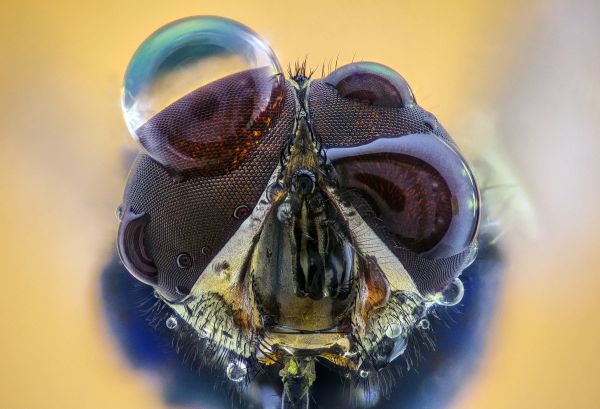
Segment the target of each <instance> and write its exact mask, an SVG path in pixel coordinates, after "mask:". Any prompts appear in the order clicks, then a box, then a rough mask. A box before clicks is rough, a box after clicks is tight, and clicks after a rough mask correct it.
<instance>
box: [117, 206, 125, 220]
mask: <svg viewBox="0 0 600 409" xmlns="http://www.w3.org/2000/svg"><path fill="white" fill-rule="evenodd" d="M115 215H116V216H117V220H118V221H121V220H122V219H123V205H119V206H117V209H116V210H115Z"/></svg>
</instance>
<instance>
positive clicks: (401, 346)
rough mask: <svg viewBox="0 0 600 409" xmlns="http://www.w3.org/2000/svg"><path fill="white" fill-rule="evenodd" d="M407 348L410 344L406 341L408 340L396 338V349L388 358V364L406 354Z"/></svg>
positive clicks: (394, 348) (393, 349)
mask: <svg viewBox="0 0 600 409" xmlns="http://www.w3.org/2000/svg"><path fill="white" fill-rule="evenodd" d="M407 346H408V342H407V341H406V338H404V337H398V338H396V341H395V342H394V347H393V348H392V350H391V352H390V355H389V357H388V362H392V361H394V360H395V359H396V358H398V357H399V356H400V355H402V354H404V351H406V347H407Z"/></svg>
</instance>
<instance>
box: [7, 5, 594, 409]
mask: <svg viewBox="0 0 600 409" xmlns="http://www.w3.org/2000/svg"><path fill="white" fill-rule="evenodd" d="M198 14H213V15H221V16H226V17H230V18H233V19H235V20H238V21H240V22H242V23H244V24H246V25H248V26H250V27H251V28H253V29H254V30H255V31H257V32H258V33H260V34H261V35H262V36H263V37H264V38H265V39H266V40H267V41H268V42H269V43H270V44H271V45H272V47H273V49H274V50H275V52H276V54H277V55H278V57H279V60H280V62H281V64H282V66H286V67H287V65H288V63H291V64H293V63H294V62H295V61H296V60H297V59H299V58H304V57H305V56H308V62H309V65H314V66H319V65H320V64H322V63H325V64H327V63H329V62H330V61H334V60H335V59H336V58H338V59H339V61H340V62H341V63H347V62H350V61H351V60H352V59H353V58H354V59H355V60H360V59H363V60H372V61H377V62H381V63H384V64H386V65H388V66H390V67H392V68H394V69H396V70H397V71H399V72H400V73H401V74H402V75H403V76H404V77H405V78H407V80H408V81H409V83H410V84H411V85H412V87H413V90H414V92H415V94H416V96H417V100H418V101H419V103H420V104H421V105H422V106H424V107H425V108H426V109H428V110H431V111H433V112H434V113H435V114H436V116H437V117H438V118H439V120H440V122H442V123H443V124H444V125H445V126H446V128H447V129H448V130H449V131H450V133H451V134H452V135H453V136H454V137H455V139H456V140H457V141H458V143H459V144H460V145H461V146H463V147H464V150H465V152H466V155H467V157H469V158H475V157H477V156H478V155H484V156H485V155H490V157H492V158H496V157H498V158H500V159H502V158H504V159H503V160H506V159H507V160H508V161H509V166H510V169H511V171H510V172H512V173H513V175H512V176H510V177H511V178H512V179H515V176H514V175H519V176H518V180H519V181H520V184H521V186H522V188H523V189H522V191H520V193H519V195H518V196H519V197H518V198H517V199H516V200H520V201H522V203H524V205H523V206H520V205H518V204H517V205H514V206H512V207H511V209H512V208H514V209H516V210H515V211H514V212H513V213H515V214H509V215H502V216H501V217H505V218H511V219H513V220H517V222H513V223H512V225H513V227H511V228H510V229H509V230H510V231H509V233H508V234H507V235H506V236H504V237H503V241H504V242H505V245H506V246H507V253H508V255H509V260H508V261H509V263H508V267H507V269H506V271H505V272H504V279H503V285H502V287H501V288H498V291H499V293H500V303H499V306H498V308H497V310H496V316H495V320H494V324H493V326H492V329H491V331H490V333H489V335H488V346H487V350H486V352H485V354H484V355H483V356H482V358H481V364H480V366H479V370H478V371H477V373H476V374H475V375H474V376H473V378H472V379H470V380H465V385H464V388H463V389H462V390H461V392H460V393H459V395H458V396H457V398H456V400H455V402H453V404H452V405H453V407H454V408H461V409H465V408H561V409H562V408H592V407H598V402H599V401H600V387H599V386H598V375H597V374H598V370H599V368H600V358H599V354H598V352H597V347H598V346H599V345H600V325H599V324H598V319H597V316H598V314H599V313H600V297H598V295H597V294H598V292H599V288H600V235H599V234H598V231H599V229H600V217H599V213H600V212H599V210H600V183H599V182H600V180H599V179H600V177H599V176H600V160H598V153H600V149H599V148H600V40H599V39H600V5H599V4H598V3H597V2H594V1H558V0H551V1H532V2H527V3H526V4H525V3H524V2H517V1H514V0H504V1H495V2H482V1H476V0H462V1H453V2H435V1H380V2H368V1H351V0H343V1H338V0H336V1H309V0H306V1H303V2H298V1H291V2H287V3H286V2H284V1H264V0H254V1H248V2H242V1H239V2H228V1H225V0H221V1H198V0H196V1H178V2H164V1H162V2H157V1H143V2H142V1H130V2H122V1H113V0H111V1H103V2H81V1H71V2H69V1H56V2H31V1H19V2H16V1H9V2H3V3H2V5H0V32H1V35H0V43H1V50H2V57H3V58H2V61H1V62H0V85H1V88H0V89H1V92H0V108H1V112H2V118H1V120H0V192H1V194H2V201H1V202H0V226H1V230H0V248H1V250H0V251H1V252H2V253H1V257H0V272H1V274H2V283H3V295H2V297H0V328H1V329H2V336H1V337H0V363H1V368H2V371H1V374H0V377H1V379H0V407H3V408H107V407H109V408H111V407H112V408H127V409H129V408H162V407H164V403H162V400H161V397H160V394H159V393H158V392H156V391H155V390H154V389H153V382H155V380H153V379H148V378H147V375H145V374H144V373H142V372H136V371H133V370H132V369H130V368H129V367H128V366H127V364H126V363H125V362H126V361H125V359H124V358H123V357H122V356H121V355H120V353H119V351H118V350H117V347H116V344H115V343H114V341H113V340H112V339H111V336H110V334H109V333H108V329H107V327H106V324H105V322H104V321H103V316H102V313H101V308H100V300H99V287H98V277H99V273H100V269H101V267H102V264H103V262H104V261H105V259H106V256H107V254H108V253H109V252H110V250H111V246H113V238H114V234H115V230H116V219H115V216H114V209H115V207H116V205H117V204H119V203H120V196H121V193H122V188H123V186H124V177H125V176H124V171H123V169H122V166H121V163H122V156H121V154H122V151H123V149H122V148H123V145H126V144H130V143H131V142H130V141H129V139H130V138H129V136H128V133H127V129H126V127H125V124H124V122H123V120H122V116H121V111H120V87H121V80H122V76H123V73H124V71H125V68H126V66H127V63H128V61H129V58H130V57H131V55H132V54H133V52H134V51H135V49H136V47H137V46H138V45H139V44H140V43H141V42H142V41H143V40H144V39H145V37H146V36H148V35H149V34H150V33H151V32H153V31H154V30H155V29H157V28H158V27H160V26H162V25H163V24H165V23H167V22H170V21H172V20H174V19H177V18H180V17H184V16H189V15H198ZM503 163H504V164H505V165H506V162H503ZM510 172H509V173H510ZM527 200H530V201H529V202H528V201H527ZM528 206H531V207H532V208H535V217H536V220H535V221H534V220H533V219H532V218H533V215H532V214H531V213H528V212H527V209H529V208H528ZM523 209H525V210H523ZM508 224H510V223H508ZM530 225H531V226H530ZM525 226H528V227H525Z"/></svg>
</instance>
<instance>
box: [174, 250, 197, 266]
mask: <svg viewBox="0 0 600 409" xmlns="http://www.w3.org/2000/svg"><path fill="white" fill-rule="evenodd" d="M192 264H194V260H193V259H192V256H190V255H189V254H188V253H181V254H179V255H178V256H177V266H178V267H179V268H183V269H187V268H190V267H192Z"/></svg>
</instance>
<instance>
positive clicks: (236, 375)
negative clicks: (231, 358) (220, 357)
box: [226, 361, 248, 382]
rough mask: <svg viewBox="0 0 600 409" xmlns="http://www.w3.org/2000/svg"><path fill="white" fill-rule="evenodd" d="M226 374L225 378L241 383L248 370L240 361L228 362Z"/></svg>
mask: <svg viewBox="0 0 600 409" xmlns="http://www.w3.org/2000/svg"><path fill="white" fill-rule="evenodd" d="M226 373H227V377H228V378H229V380H231V381H232V382H241V381H243V380H244V378H245V377H246V374H247V373H248V368H247V366H246V364H245V363H244V362H242V361H236V362H230V363H229V365H227V371H226Z"/></svg>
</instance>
